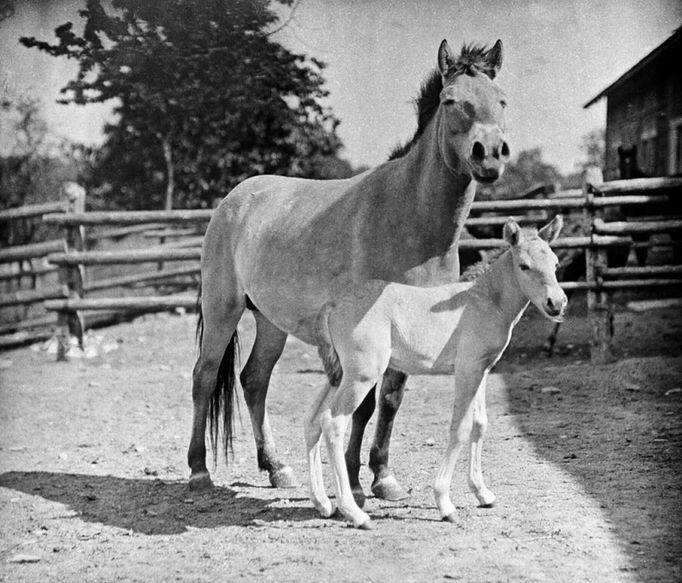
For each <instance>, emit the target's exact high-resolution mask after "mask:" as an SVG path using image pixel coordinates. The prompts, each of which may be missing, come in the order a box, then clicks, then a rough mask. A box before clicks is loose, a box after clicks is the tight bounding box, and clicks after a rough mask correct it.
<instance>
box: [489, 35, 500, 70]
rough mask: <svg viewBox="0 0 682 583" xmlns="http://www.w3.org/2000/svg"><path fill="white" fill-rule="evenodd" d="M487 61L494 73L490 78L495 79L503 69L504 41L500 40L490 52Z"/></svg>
mask: <svg viewBox="0 0 682 583" xmlns="http://www.w3.org/2000/svg"><path fill="white" fill-rule="evenodd" d="M486 60H487V61H488V65H490V70H491V73H492V75H490V78H491V79H494V78H495V77H496V76H497V74H498V73H499V72H500V69H501V68H502V41H501V40H500V39H499V38H498V39H497V42H496V43H495V44H494V46H493V48H492V49H490V50H489V51H488V54H487V55H486Z"/></svg>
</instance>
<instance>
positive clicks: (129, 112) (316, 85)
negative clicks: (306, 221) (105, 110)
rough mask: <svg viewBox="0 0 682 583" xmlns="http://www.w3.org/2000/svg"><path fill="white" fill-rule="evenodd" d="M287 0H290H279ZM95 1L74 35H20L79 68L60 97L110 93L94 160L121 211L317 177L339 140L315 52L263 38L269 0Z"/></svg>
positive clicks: (96, 176)
mask: <svg viewBox="0 0 682 583" xmlns="http://www.w3.org/2000/svg"><path fill="white" fill-rule="evenodd" d="M277 1H278V2H280V3H281V4H284V5H289V4H291V0H277ZM112 6H113V8H114V11H113V12H109V13H108V12H107V11H106V10H105V9H104V7H103V6H102V4H101V2H100V0H88V1H87V5H86V9H85V10H82V11H80V15H81V17H82V18H83V19H84V20H85V26H84V30H83V33H82V34H77V33H76V32H75V31H74V27H73V25H72V23H70V22H67V23H65V24H63V25H61V26H59V27H58V28H57V29H56V30H55V33H56V35H57V38H58V41H59V42H58V43H57V44H49V43H45V42H40V41H37V40H36V39H35V38H22V39H21V42H22V43H23V44H24V45H26V46H27V47H36V48H38V49H40V50H42V51H46V52H48V53H49V54H51V55H54V56H66V57H68V58H71V59H75V60H77V61H78V63H79V71H78V74H77V76H76V78H75V79H73V80H71V81H70V82H68V83H67V84H66V86H65V87H64V88H63V89H62V92H63V93H64V98H63V100H62V102H64V103H77V104H86V103H96V102H104V101H108V100H116V106H115V109H114V111H115V113H116V115H117V119H116V122H115V123H112V124H109V125H107V126H106V127H105V134H106V142H105V145H104V146H103V147H102V148H101V150H100V151H99V152H98V153H97V155H96V158H95V170H94V173H93V180H94V182H95V183H96V184H95V185H96V186H97V187H98V188H99V192H100V195H101V196H104V197H107V198H108V199H110V200H114V201H115V202H116V204H117V205H119V206H124V207H127V208H154V207H156V208H158V207H159V206H162V201H163V200H164V199H165V198H167V196H168V194H169V193H171V194H172V190H173V186H174V185H175V190H176V193H175V200H174V201H173V202H174V204H175V205H176V206H209V205H210V204H211V203H212V201H213V199H214V198H216V197H222V196H224V195H225V194H226V193H227V192H228V191H229V189H230V188H231V187H233V186H234V185H235V184H237V183H238V182H240V181H242V180H244V179H245V178H247V177H248V176H252V175H255V174H262V173H285V174H288V175H293V176H304V177H316V172H317V170H318V167H320V166H325V164H324V161H325V160H326V159H328V158H335V157H336V155H337V153H338V151H339V150H340V148H341V147H342V144H341V141H340V139H339V138H338V136H337V135H336V127H337V125H338V123H339V122H338V120H337V119H336V118H335V117H334V115H333V114H332V112H331V111H330V110H329V108H327V107H325V106H324V105H322V103H321V102H322V100H323V99H324V98H325V97H326V96H327V91H326V90H325V89H324V78H323V76H322V71H323V69H324V64H323V63H322V62H320V61H318V60H317V59H314V58H308V57H306V56H305V55H301V54H295V53H292V52H290V51H288V50H287V49H285V48H284V47H283V46H282V45H280V44H279V43H277V42H275V41H274V40H273V39H272V37H271V34H270V33H269V32H268V31H269V30H272V27H273V25H274V24H275V23H276V22H277V16H276V15H275V13H274V11H273V10H272V9H271V8H270V2H269V0H165V1H164V2H148V1H145V0H113V1H112Z"/></svg>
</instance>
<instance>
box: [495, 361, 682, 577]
mask: <svg viewBox="0 0 682 583" xmlns="http://www.w3.org/2000/svg"><path fill="white" fill-rule="evenodd" d="M680 380H682V358H679V357H678V358H663V357H655V358H633V359H628V360H624V361H621V362H617V363H614V364H611V365H606V366H600V367H593V366H591V365H590V364H573V365H564V366H559V367H554V366H553V367H545V368H541V369H535V370H532V371H527V372H526V373H525V374H524V373H517V374H510V375H508V377H507V381H508V384H509V395H510V401H511V403H510V406H511V411H512V413H513V414H514V415H515V417H516V419H517V420H518V424H519V427H520V429H521V431H522V433H523V435H524V437H525V438H527V439H528V440H529V441H531V443H532V444H533V446H534V448H535V449H536V451H537V453H538V454H539V456H540V457H542V458H544V459H546V460H548V461H549V462H551V463H553V464H556V465H558V466H559V467H561V468H563V469H564V470H565V471H566V472H568V473H569V474H570V475H571V476H573V477H574V478H576V479H577V481H578V482H579V483H580V484H581V486H582V488H583V489H584V490H585V492H586V493H587V494H588V495H590V496H591V497H592V498H593V499H595V500H596V501H597V502H598V503H599V505H600V507H601V509H602V511H603V513H604V516H605V517H606V519H607V521H608V522H609V524H610V526H611V529H612V531H613V532H614V533H615V535H616V536H617V537H618V539H619V540H620V541H621V544H622V547H623V549H624V550H625V552H626V553H627V554H628V555H629V557H630V559H631V561H630V564H631V565H632V567H631V568H632V569H633V570H634V571H635V572H637V571H642V573H643V574H644V573H645V574H646V578H647V580H657V581H658V580H661V581H672V580H678V581H679V580H681V579H682V559H680V557H682V530H681V529H680V524H681V522H682V489H681V488H680V481H679V477H680V475H682V427H681V425H680V418H681V416H682V391H680V390H679V387H680ZM550 387H553V388H555V389H558V392H554V391H553V390H549V388H550ZM543 389H545V390H544V391H543Z"/></svg>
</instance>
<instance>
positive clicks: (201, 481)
mask: <svg viewBox="0 0 682 583" xmlns="http://www.w3.org/2000/svg"><path fill="white" fill-rule="evenodd" d="M211 488H213V482H212V481H211V475H210V474H209V473H208V472H198V473H196V474H192V475H191V476H190V477H189V489H190V490H197V491H198V490H210V489H211Z"/></svg>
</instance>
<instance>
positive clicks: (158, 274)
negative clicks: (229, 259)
mask: <svg viewBox="0 0 682 583" xmlns="http://www.w3.org/2000/svg"><path fill="white" fill-rule="evenodd" d="M198 273H201V266H200V265H193V266H191V267H178V268H175V269H164V270H162V271H154V272H152V273H135V274H132V275H121V276H119V277H111V278H108V279H102V280H99V281H90V282H87V283H86V284H85V286H84V289H85V291H86V292H89V291H95V290H101V289H111V288H114V287H123V286H127V285H132V284H135V283H149V282H152V281H161V280H164V279H169V278H173V277H179V276H183V275H195V274H198Z"/></svg>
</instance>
